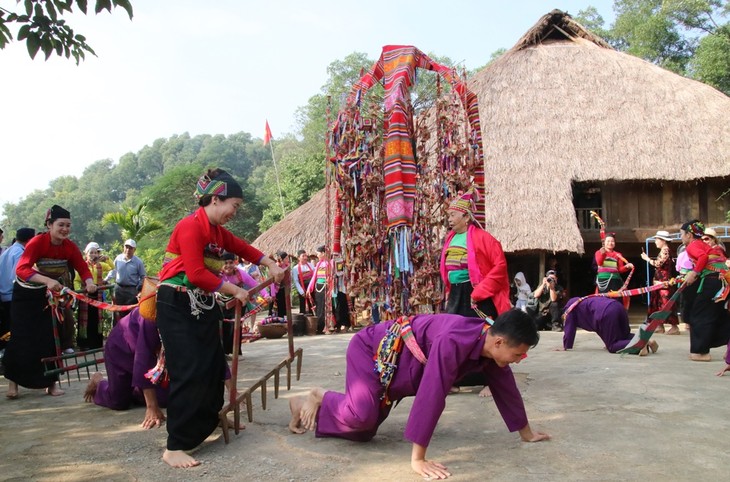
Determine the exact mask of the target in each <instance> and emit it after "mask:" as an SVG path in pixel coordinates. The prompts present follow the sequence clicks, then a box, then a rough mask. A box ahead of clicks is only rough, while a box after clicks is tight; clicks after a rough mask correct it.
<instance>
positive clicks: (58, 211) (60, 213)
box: [46, 204, 71, 222]
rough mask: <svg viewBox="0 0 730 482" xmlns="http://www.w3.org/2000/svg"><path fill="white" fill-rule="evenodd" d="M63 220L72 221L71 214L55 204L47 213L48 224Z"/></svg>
mask: <svg viewBox="0 0 730 482" xmlns="http://www.w3.org/2000/svg"><path fill="white" fill-rule="evenodd" d="M61 218H63V219H71V213H70V212H68V211H67V210H65V209H64V208H62V207H61V206H59V205H58V204H54V205H53V206H51V209H49V210H48V211H47V212H46V222H48V221H50V222H53V221H55V220H56V219H61Z"/></svg>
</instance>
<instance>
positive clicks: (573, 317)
mask: <svg viewBox="0 0 730 482" xmlns="http://www.w3.org/2000/svg"><path fill="white" fill-rule="evenodd" d="M577 300H578V298H571V299H570V300H568V303H567V304H566V306H568V307H569V306H571V305H572V304H573V303H574V302H575V301H577ZM578 328H582V329H584V330H586V331H592V332H594V333H596V334H597V335H598V336H599V337H600V338H601V340H603V343H604V344H605V345H606V348H608V350H609V351H610V352H611V353H615V352H616V351H617V350H620V349H622V348H624V347H625V346H626V345H627V344H628V342H629V341H631V338H632V337H633V336H632V335H631V327H630V326H629V318H628V314H627V313H626V310H625V309H624V307H623V305H622V304H621V302H620V301H617V300H614V299H611V298H606V297H603V296H597V297H594V298H586V299H584V300H583V301H581V302H580V303H578V305H577V306H576V307H575V308H574V309H573V310H572V311H571V312H570V313H569V314H568V316H567V317H566V318H565V322H564V324H563V348H564V349H566V350H570V349H572V348H573V344H574V343H575V333H576V331H577V330H578Z"/></svg>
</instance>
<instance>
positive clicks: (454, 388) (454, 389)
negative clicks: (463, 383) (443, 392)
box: [449, 387, 461, 395]
mask: <svg viewBox="0 0 730 482" xmlns="http://www.w3.org/2000/svg"><path fill="white" fill-rule="evenodd" d="M460 391H461V388H459V387H451V388H449V395H453V394H454V393H459V392H460Z"/></svg>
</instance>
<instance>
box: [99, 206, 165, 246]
mask: <svg viewBox="0 0 730 482" xmlns="http://www.w3.org/2000/svg"><path fill="white" fill-rule="evenodd" d="M147 204H149V199H145V200H143V201H142V202H140V203H139V204H137V206H136V207H134V208H126V209H124V210H123V211H121V212H112V213H106V214H104V216H103V217H102V226H107V225H109V224H116V225H117V226H118V227H119V228H120V230H121V234H122V238H124V239H128V238H132V239H134V240H136V241H140V240H141V239H143V238H145V237H146V236H147V235H149V234H151V233H154V232H155V231H159V230H160V229H162V228H163V227H164V225H163V224H162V223H160V222H159V221H156V220H154V219H153V218H152V217H151V216H150V215H149V213H148V212H147Z"/></svg>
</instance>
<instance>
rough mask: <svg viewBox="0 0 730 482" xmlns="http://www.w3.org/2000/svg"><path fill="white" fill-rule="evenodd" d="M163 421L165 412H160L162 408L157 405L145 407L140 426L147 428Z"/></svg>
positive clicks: (159, 424) (158, 424)
mask: <svg viewBox="0 0 730 482" xmlns="http://www.w3.org/2000/svg"><path fill="white" fill-rule="evenodd" d="M164 421H165V414H164V413H162V410H160V408H159V407H147V410H146V411H145V414H144V420H143V421H142V425H141V426H142V428H143V429H145V430H149V429H151V428H154V427H159V426H161V425H162V422H164Z"/></svg>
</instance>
